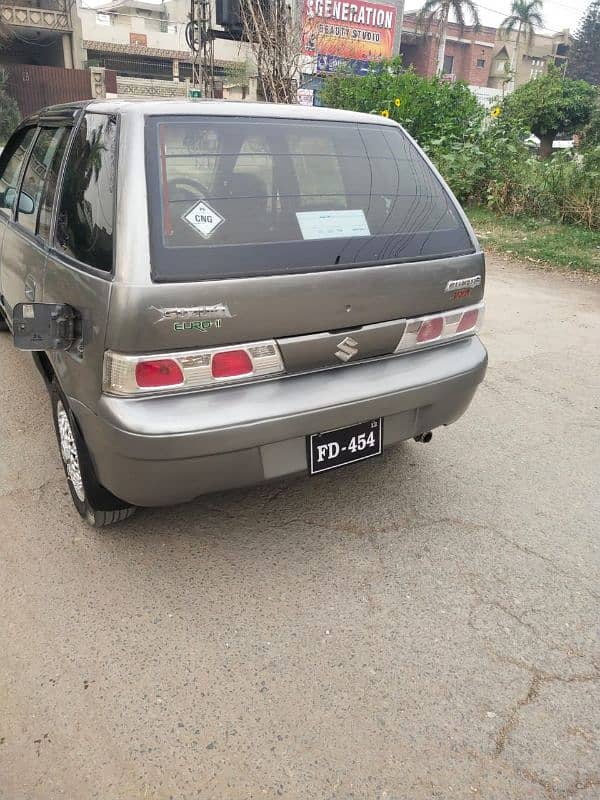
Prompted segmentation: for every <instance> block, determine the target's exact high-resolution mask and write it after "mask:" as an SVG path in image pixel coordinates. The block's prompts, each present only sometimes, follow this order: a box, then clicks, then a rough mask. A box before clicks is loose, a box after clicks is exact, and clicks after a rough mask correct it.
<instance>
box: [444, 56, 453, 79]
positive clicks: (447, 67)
mask: <svg viewBox="0 0 600 800" xmlns="http://www.w3.org/2000/svg"><path fill="white" fill-rule="evenodd" d="M453 71H454V56H444V75H452V73H453Z"/></svg>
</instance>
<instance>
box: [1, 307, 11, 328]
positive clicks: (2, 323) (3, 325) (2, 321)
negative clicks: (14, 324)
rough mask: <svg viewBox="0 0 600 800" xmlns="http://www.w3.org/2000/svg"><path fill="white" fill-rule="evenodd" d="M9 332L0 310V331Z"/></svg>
mask: <svg viewBox="0 0 600 800" xmlns="http://www.w3.org/2000/svg"><path fill="white" fill-rule="evenodd" d="M7 330H9V327H8V322H7V321H6V320H5V319H4V314H3V313H2V311H1V310H0V331H7Z"/></svg>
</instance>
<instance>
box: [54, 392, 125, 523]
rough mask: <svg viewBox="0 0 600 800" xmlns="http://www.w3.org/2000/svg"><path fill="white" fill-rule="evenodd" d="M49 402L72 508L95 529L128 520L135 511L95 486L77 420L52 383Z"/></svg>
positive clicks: (94, 477) (96, 484) (93, 475)
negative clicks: (73, 506)
mask: <svg viewBox="0 0 600 800" xmlns="http://www.w3.org/2000/svg"><path fill="white" fill-rule="evenodd" d="M50 399H51V402H52V415H53V418H54V428H55V430H56V438H57V439H58V446H59V450H60V454H61V457H62V461H63V467H64V470H65V475H66V476H67V482H68V484H69V491H70V492H71V497H72V499H73V503H74V505H75V508H76V509H77V511H78V512H79V513H80V514H81V516H82V517H83V518H84V519H85V520H86V522H88V523H89V524H90V525H93V526H94V527H96V528H100V527H102V526H104V525H112V524H113V523H115V522H122V521H123V520H126V519H128V517H130V516H131V515H132V514H134V513H135V510H136V509H135V508H134V507H133V506H130V505H128V504H127V503H125V502H123V501H122V500H119V498H118V497H115V496H114V495H113V494H111V493H110V492H109V491H108V490H107V489H105V488H104V487H103V486H101V485H100V484H99V483H98V480H97V478H96V474H95V471H94V467H93V464H92V461H91V458H90V454H89V452H88V449H87V447H86V445H85V442H84V441H83V437H82V435H81V432H80V431H79V427H78V426H77V420H76V419H75V417H74V415H73V412H72V411H71V409H70V408H69V404H68V402H67V400H66V398H65V396H64V395H63V393H62V392H61V390H60V389H59V387H58V386H57V384H56V382H53V383H52V384H51V385H50Z"/></svg>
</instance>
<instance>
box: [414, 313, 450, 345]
mask: <svg viewBox="0 0 600 800" xmlns="http://www.w3.org/2000/svg"><path fill="white" fill-rule="evenodd" d="M443 330H444V318H443V317H433V319H428V320H425V322H423V323H422V324H421V326H420V328H419V332H418V333H417V344H421V343H422V342H433V341H434V340H435V339H439V338H440V336H441V335H442V331H443Z"/></svg>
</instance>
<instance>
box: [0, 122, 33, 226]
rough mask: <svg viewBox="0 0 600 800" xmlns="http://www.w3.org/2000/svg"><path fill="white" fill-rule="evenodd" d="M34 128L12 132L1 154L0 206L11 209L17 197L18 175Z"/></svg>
mask: <svg viewBox="0 0 600 800" xmlns="http://www.w3.org/2000/svg"><path fill="white" fill-rule="evenodd" d="M35 130H36V129H35V128H24V129H23V130H20V131H17V132H16V133H15V134H13V136H12V138H11V139H9V141H8V144H7V145H6V148H5V151H4V153H3V154H2V163H3V169H2V170H1V172H0V208H2V209H5V210H7V211H12V209H13V207H14V205H15V201H16V199H17V189H18V188H19V185H18V184H19V175H20V174H21V167H22V166H23V162H24V161H25V158H26V156H27V152H28V150H29V146H30V145H31V142H32V140H33V137H34V135H35Z"/></svg>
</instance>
